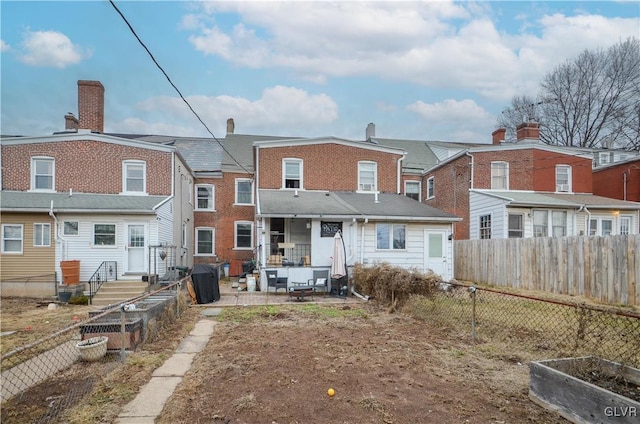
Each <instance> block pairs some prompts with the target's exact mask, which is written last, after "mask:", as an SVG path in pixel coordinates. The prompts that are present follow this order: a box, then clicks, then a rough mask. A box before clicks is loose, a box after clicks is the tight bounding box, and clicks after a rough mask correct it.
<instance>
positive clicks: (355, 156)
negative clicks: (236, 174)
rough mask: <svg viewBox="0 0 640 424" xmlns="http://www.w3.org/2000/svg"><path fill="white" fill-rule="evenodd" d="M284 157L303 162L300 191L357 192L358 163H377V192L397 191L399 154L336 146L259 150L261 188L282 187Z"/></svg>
mask: <svg viewBox="0 0 640 424" xmlns="http://www.w3.org/2000/svg"><path fill="white" fill-rule="evenodd" d="M284 158H297V159H302V160H303V188H304V189H306V190H336V191H356V190H357V189H358V162H359V161H373V162H376V163H377V164H378V190H380V191H381V192H383V193H397V191H398V180H397V176H398V159H399V158H400V155H396V154H392V153H386V152H379V151H375V150H368V149H362V148H357V147H351V146H344V145H341V144H335V143H327V144H312V145H306V146H288V147H271V148H263V149H260V164H259V172H260V175H259V179H260V180H259V182H260V188H282V159H284ZM401 190H402V188H401Z"/></svg>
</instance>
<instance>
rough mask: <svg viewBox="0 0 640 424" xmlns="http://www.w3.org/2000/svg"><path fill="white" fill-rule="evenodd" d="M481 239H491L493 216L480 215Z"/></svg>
mask: <svg viewBox="0 0 640 424" xmlns="http://www.w3.org/2000/svg"><path fill="white" fill-rule="evenodd" d="M480 238H481V239H490V238H491V215H480Z"/></svg>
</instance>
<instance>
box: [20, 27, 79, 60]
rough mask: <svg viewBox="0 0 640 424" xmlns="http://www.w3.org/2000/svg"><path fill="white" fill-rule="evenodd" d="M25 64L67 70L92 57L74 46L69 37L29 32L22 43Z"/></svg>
mask: <svg viewBox="0 0 640 424" xmlns="http://www.w3.org/2000/svg"><path fill="white" fill-rule="evenodd" d="M22 48H23V50H24V53H23V54H22V55H21V56H20V60H21V61H22V62H23V63H26V64H27V65H31V66H41V67H54V68H65V67H67V66H69V65H75V64H76V63H79V62H80V61H81V60H82V59H84V58H87V57H90V56H91V54H90V53H89V52H83V51H82V49H81V48H80V47H79V46H77V45H75V44H73V43H72V42H71V40H70V39H69V37H67V36H66V35H64V34H62V33H60V32H56V31H29V32H27V33H26V35H25V37H24V40H23V41H22Z"/></svg>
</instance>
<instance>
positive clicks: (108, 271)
mask: <svg viewBox="0 0 640 424" xmlns="http://www.w3.org/2000/svg"><path fill="white" fill-rule="evenodd" d="M117 279H118V262H116V261H104V262H102V263H101V264H100V266H99V267H98V269H97V270H96V272H94V273H93V275H92V276H91V278H90V279H89V303H91V301H92V300H93V296H94V295H95V294H96V293H98V290H100V287H101V286H102V283H104V282H105V281H115V280H117Z"/></svg>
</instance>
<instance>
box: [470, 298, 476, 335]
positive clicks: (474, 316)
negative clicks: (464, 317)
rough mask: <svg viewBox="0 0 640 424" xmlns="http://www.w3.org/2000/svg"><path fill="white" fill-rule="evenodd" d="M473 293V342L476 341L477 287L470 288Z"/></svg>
mask: <svg viewBox="0 0 640 424" xmlns="http://www.w3.org/2000/svg"><path fill="white" fill-rule="evenodd" d="M469 292H470V293H471V340H472V341H473V342H474V343H475V341H476V287H475V286H471V287H469Z"/></svg>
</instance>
